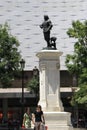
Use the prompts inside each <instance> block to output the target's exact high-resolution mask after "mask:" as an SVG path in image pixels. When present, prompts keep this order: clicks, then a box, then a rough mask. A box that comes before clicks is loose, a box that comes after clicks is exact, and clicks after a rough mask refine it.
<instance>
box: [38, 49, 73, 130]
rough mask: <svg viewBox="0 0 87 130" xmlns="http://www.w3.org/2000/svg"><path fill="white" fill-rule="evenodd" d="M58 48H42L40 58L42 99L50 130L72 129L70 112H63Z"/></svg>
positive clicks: (60, 53)
mask: <svg viewBox="0 0 87 130" xmlns="http://www.w3.org/2000/svg"><path fill="white" fill-rule="evenodd" d="M61 55H62V52H60V51H58V50H42V51H41V52H38V53H37V54H36V56H37V57H38V58H39V70H40V101H39V103H38V104H40V105H41V106H42V109H43V111H44V115H45V120H46V125H47V126H48V130H71V128H72V127H71V121H70V113H68V112H63V111H64V110H63V106H62V102H61V99H60V56H61Z"/></svg>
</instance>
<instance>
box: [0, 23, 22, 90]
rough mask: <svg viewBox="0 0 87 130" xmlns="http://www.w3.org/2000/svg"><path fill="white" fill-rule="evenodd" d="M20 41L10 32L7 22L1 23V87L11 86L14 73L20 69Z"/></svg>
mask: <svg viewBox="0 0 87 130" xmlns="http://www.w3.org/2000/svg"><path fill="white" fill-rule="evenodd" d="M18 46H19V42H18V40H17V39H16V37H14V36H12V35H11V33H10V32H9V26H8V24H7V23H5V24H4V25H0V87H3V88H7V87H11V82H12V80H13V79H14V75H15V74H16V73H17V71H18V70H19V60H20V57H21V56H20V53H19V52H18Z"/></svg>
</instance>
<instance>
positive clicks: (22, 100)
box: [20, 59, 25, 124]
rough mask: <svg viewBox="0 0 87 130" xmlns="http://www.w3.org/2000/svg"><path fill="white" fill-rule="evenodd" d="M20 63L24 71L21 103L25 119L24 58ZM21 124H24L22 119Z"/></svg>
mask: <svg viewBox="0 0 87 130" xmlns="http://www.w3.org/2000/svg"><path fill="white" fill-rule="evenodd" d="M20 65H21V72H22V97H21V105H22V119H23V114H24V67H25V61H24V59H21V61H20ZM21 124H22V120H21Z"/></svg>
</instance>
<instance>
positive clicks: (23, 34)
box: [0, 0, 87, 70]
mask: <svg viewBox="0 0 87 130" xmlns="http://www.w3.org/2000/svg"><path fill="white" fill-rule="evenodd" d="M44 14H47V15H48V16H49V17H50V19H51V21H52V23H53V25H54V26H53V29H52V31H51V36H56V37H57V49H59V50H60V51H63V55H62V57H61V69H66V68H65V63H64V61H65V57H66V54H68V53H73V44H74V41H75V39H70V38H68V36H67V34H66V31H67V29H68V28H69V27H71V23H72V20H81V21H84V20H86V18H87V0H0V24H4V23H5V22H8V24H9V25H10V31H11V33H12V34H13V35H14V36H16V37H17V39H18V40H19V42H20V47H19V50H20V51H21V55H22V56H23V58H24V59H25V61H26V67H25V69H26V70H30V69H33V67H34V66H35V65H36V66H38V58H37V57H36V53H37V52H38V51H40V50H41V49H42V48H43V47H46V42H45V41H44V38H43V33H42V30H41V29H40V28H39V25H40V24H41V23H42V21H43V15H44Z"/></svg>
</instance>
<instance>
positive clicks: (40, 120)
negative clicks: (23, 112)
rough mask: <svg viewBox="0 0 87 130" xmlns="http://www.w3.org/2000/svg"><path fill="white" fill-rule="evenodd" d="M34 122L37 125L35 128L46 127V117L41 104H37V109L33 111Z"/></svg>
mask: <svg viewBox="0 0 87 130" xmlns="http://www.w3.org/2000/svg"><path fill="white" fill-rule="evenodd" d="M32 122H33V124H34V126H35V130H43V129H44V127H45V126H44V124H45V119H44V114H43V111H42V108H41V106H40V105H38V106H37V108H36V111H35V112H34V113H33V117H32Z"/></svg>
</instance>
